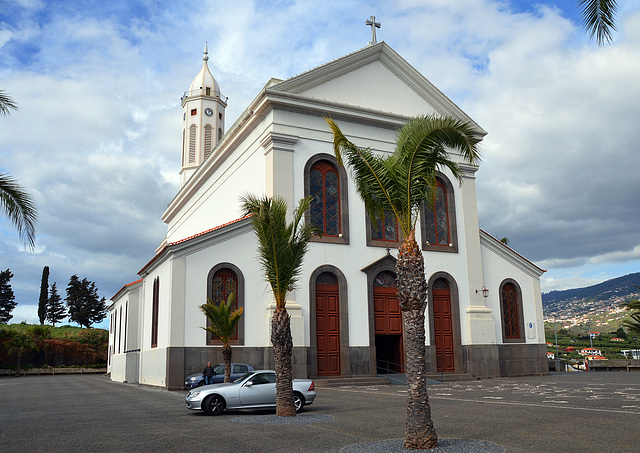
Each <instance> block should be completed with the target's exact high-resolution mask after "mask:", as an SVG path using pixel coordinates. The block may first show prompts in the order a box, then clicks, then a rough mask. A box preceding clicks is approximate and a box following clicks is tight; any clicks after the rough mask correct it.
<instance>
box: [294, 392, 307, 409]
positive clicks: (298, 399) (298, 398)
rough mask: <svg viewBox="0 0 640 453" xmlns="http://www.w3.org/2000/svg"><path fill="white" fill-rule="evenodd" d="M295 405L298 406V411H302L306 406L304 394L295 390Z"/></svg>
mask: <svg viewBox="0 0 640 453" xmlns="http://www.w3.org/2000/svg"><path fill="white" fill-rule="evenodd" d="M293 405H294V406H295V407H296V412H300V411H301V410H302V408H303V407H304V396H302V394H300V393H298V392H293Z"/></svg>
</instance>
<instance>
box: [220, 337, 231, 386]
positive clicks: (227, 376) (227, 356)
mask: <svg viewBox="0 0 640 453" xmlns="http://www.w3.org/2000/svg"><path fill="white" fill-rule="evenodd" d="M222 359H223V360H224V382H231V346H229V345H228V344H225V345H223V346H222Z"/></svg>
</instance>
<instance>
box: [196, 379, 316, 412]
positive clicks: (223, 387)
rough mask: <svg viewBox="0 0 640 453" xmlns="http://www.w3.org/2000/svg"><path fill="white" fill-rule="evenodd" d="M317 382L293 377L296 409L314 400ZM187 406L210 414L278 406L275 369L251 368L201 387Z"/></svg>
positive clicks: (300, 408) (298, 409) (298, 410)
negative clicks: (233, 378)
mask: <svg viewBox="0 0 640 453" xmlns="http://www.w3.org/2000/svg"><path fill="white" fill-rule="evenodd" d="M315 398H316V392H315V384H314V383H313V381H311V380H309V379H294V380H293V402H294V405H295V407H296V412H300V411H301V410H302V408H303V407H304V406H305V405H307V404H311V403H313V400H314V399H315ZM185 403H186V405H187V408H189V409H193V410H202V411H204V412H205V414H207V415H220V414H221V413H222V412H223V411H224V410H225V409H258V408H265V407H267V408H268V407H276V373H275V371H269V370H259V371H251V372H249V373H247V374H245V375H244V376H242V377H240V378H238V379H236V380H235V381H234V382H230V383H226V384H225V383H222V384H211V385H205V386H202V387H198V388H196V389H193V390H191V391H190V392H189V393H187V397H186V399H185Z"/></svg>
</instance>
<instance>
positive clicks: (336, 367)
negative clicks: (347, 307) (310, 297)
mask: <svg viewBox="0 0 640 453" xmlns="http://www.w3.org/2000/svg"><path fill="white" fill-rule="evenodd" d="M316 347H317V357H318V358H317V364H318V376H339V375H340V292H339V287H338V282H337V280H336V279H335V276H333V275H332V274H328V273H324V274H321V275H320V277H318V281H317V282H316Z"/></svg>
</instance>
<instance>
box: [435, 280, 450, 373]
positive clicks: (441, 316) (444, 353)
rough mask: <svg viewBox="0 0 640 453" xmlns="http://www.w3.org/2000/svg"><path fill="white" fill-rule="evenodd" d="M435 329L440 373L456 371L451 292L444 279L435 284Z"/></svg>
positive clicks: (437, 362) (437, 361)
mask: <svg viewBox="0 0 640 453" xmlns="http://www.w3.org/2000/svg"><path fill="white" fill-rule="evenodd" d="M432 300H433V328H434V337H435V343H436V364H437V366H438V371H455V361H454V353H453V316H452V313H451V290H450V289H449V283H447V281H446V280H445V279H443V278H439V279H437V280H436V281H435V282H433V288H432Z"/></svg>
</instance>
